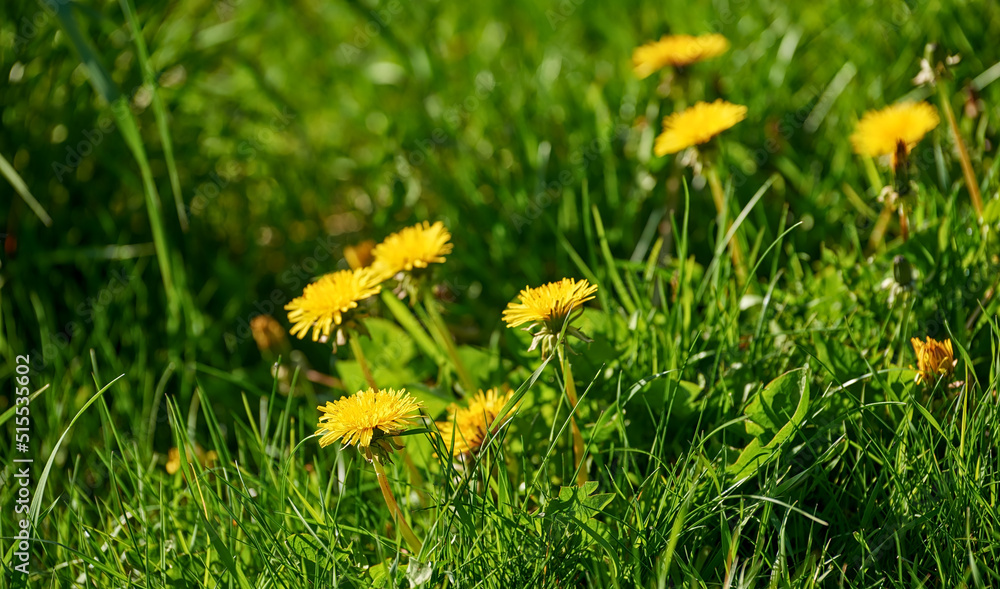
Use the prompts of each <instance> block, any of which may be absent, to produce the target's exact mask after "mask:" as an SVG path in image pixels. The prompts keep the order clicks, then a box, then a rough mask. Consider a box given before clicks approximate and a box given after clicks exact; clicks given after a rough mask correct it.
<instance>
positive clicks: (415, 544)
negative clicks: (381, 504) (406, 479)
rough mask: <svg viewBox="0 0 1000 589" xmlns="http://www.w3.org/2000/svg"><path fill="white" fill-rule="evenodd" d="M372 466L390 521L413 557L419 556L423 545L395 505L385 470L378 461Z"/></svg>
mask: <svg viewBox="0 0 1000 589" xmlns="http://www.w3.org/2000/svg"><path fill="white" fill-rule="evenodd" d="M372 464H374V465H375V475H376V478H378V486H379V488H380V489H382V498H383V499H385V504H386V506H388V507H389V513H391V514H392V520H393V521H394V522H396V526H397V527H399V531H400V532H401V533H402V534H403V539H404V540H406V544H407V545H408V546H409V547H410V550H412V551H413V554H414V556H416V555H418V554H420V550H421V549H422V548H423V543H422V542H421V541H420V539H419V538H417V535H416V534H414V533H413V530H412V529H411V528H410V524H408V523H406V518H405V517H404V516H403V512H402V510H401V509H399V504H398V503H396V498H395V497H394V496H393V494H392V489H391V488H390V487H389V477H387V476H386V475H385V468H383V467H382V463H381V462H379V460H378V459H376V460H373V461H372Z"/></svg>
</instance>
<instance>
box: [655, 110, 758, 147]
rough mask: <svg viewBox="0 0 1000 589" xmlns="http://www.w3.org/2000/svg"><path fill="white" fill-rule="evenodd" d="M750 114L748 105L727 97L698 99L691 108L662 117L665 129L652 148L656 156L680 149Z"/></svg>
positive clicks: (718, 131) (703, 140) (720, 130)
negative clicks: (737, 102) (712, 100)
mask: <svg viewBox="0 0 1000 589" xmlns="http://www.w3.org/2000/svg"><path fill="white" fill-rule="evenodd" d="M746 116H747V107H745V106H743V105H740V104H732V103H730V102H726V101H725V100H721V99H720V100H716V101H715V102H712V103H708V102H699V103H697V104H695V105H694V106H692V107H691V108H688V109H685V110H683V111H681V112H677V113H673V114H671V115H668V116H667V117H665V118H664V119H663V132H662V133H660V136H659V137H657V138H656V145H655V147H654V148H653V151H654V153H656V155H657V156H664V155H667V154H668V153H677V152H678V151H681V150H683V149H687V148H688V147H691V146H693V145H698V144H700V143H705V142H706V141H708V140H709V139H711V138H712V137H715V136H716V135H718V134H719V133H722V132H723V131H725V130H726V129H728V128H730V127H732V126H733V125H735V124H736V123H738V122H740V121H742V120H743V119H745V118H746Z"/></svg>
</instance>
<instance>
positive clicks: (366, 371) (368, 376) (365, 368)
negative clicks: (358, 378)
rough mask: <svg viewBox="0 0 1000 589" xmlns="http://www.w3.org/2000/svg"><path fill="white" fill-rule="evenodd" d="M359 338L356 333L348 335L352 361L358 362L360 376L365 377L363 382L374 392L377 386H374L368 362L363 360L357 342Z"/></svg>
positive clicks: (363, 356) (362, 354)
mask: <svg viewBox="0 0 1000 589" xmlns="http://www.w3.org/2000/svg"><path fill="white" fill-rule="evenodd" d="M359 337H360V336H359V335H358V334H356V333H352V334H350V335H349V336H348V337H347V339H348V341H349V342H350V344H351V352H352V353H353V354H354V359H355V360H357V361H358V366H360V367H361V374H363V375H364V377H365V382H367V383H368V386H370V387H371V388H372V389H374V390H376V391H377V390H378V385H377V384H375V377H374V376H373V375H372V371H371V368H369V367H368V360H367V359H366V358H365V352H364V350H363V349H361V342H360V341H358V338H359Z"/></svg>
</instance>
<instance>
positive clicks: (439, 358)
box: [382, 290, 445, 366]
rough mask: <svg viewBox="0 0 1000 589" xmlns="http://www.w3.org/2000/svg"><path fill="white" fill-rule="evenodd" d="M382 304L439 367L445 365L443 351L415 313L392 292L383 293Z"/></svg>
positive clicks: (385, 291) (384, 291)
mask: <svg viewBox="0 0 1000 589" xmlns="http://www.w3.org/2000/svg"><path fill="white" fill-rule="evenodd" d="M382 302H383V303H385V306H386V307H388V308H389V312H391V313H392V315H393V317H395V318H396V321H398V322H399V324H400V325H401V326H402V327H403V329H405V330H406V332H407V333H408V334H410V337H411V338H413V341H414V342H415V343H416V344H417V347H418V348H420V349H421V350H422V351H423V352H424V353H425V354H427V355H428V356H430V357H431V358H433V359H434V362H435V363H437V364H438V365H439V366H440V365H442V364H444V363H445V357H444V356H443V355H442V354H441V350H439V349H438V348H437V346H436V345H434V341H433V340H432V339H431V338H430V336H429V335H427V332H426V331H425V330H424V328H423V326H422V325H420V322H419V321H417V318H416V317H414V316H413V313H411V312H410V310H409V309H407V308H406V305H404V304H403V302H402V301H400V300H399V299H398V298H396V295H394V294H392V292H391V291H388V290H383V291H382Z"/></svg>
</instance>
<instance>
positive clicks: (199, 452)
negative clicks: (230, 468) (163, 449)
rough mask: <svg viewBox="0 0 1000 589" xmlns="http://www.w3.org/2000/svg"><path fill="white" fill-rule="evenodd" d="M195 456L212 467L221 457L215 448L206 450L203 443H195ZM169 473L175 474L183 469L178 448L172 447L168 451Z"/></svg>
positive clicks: (205, 466)
mask: <svg viewBox="0 0 1000 589" xmlns="http://www.w3.org/2000/svg"><path fill="white" fill-rule="evenodd" d="M190 453H191V452H190V448H189V449H188V452H187V454H188V459H190V458H191V456H190ZM194 458H195V459H197V460H198V463H199V464H201V466H202V467H204V468H210V467H211V466H212V464H213V463H215V461H216V460H218V459H219V454H218V453H217V452H216V451H215V450H209V451H208V452H206V451H205V449H204V448H202V447H201V444H195V445H194ZM165 468H166V470H167V474H174V473H176V472H177V471H178V470H180V469H181V451H180V450H179V449H177V448H171V449H170V450H168V451H167V464H166V467H165Z"/></svg>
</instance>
